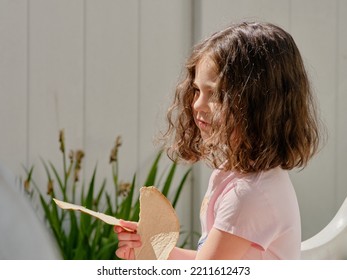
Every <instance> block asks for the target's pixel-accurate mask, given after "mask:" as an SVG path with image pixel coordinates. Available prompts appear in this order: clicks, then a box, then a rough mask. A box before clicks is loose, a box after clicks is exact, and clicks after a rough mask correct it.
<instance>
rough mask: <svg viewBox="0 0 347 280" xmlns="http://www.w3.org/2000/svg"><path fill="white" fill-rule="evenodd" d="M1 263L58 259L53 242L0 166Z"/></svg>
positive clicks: (13, 178)
mask: <svg viewBox="0 0 347 280" xmlns="http://www.w3.org/2000/svg"><path fill="white" fill-rule="evenodd" d="M0 259H8V260H27V259H36V260H43V259H61V255H60V254H59V252H58V249H57V247H56V243H55V241H54V240H53V239H52V238H51V236H50V234H49V232H48V230H47V228H45V226H44V225H43V223H42V222H41V221H39V219H38V217H37V215H36V214H35V211H34V210H33V208H32V206H31V204H30V202H29V201H28V200H27V198H26V197H25V196H24V195H23V193H22V192H20V187H19V183H16V179H15V177H14V175H13V174H12V173H11V172H10V171H9V170H7V169H6V168H5V167H4V166H3V165H2V164H1V163H0Z"/></svg>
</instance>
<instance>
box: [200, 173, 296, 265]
mask: <svg viewBox="0 0 347 280" xmlns="http://www.w3.org/2000/svg"><path fill="white" fill-rule="evenodd" d="M200 219H201V226H202V236H201V238H200V240H199V245H198V250H199V249H200V248H201V246H203V244H204V241H205V240H206V238H207V236H208V233H209V232H210V230H211V229H212V227H214V228H216V229H219V230H222V231H224V232H228V233H231V234H234V235H237V236H240V237H242V238H245V239H247V240H249V241H251V242H252V243H253V245H252V246H251V248H250V249H249V250H248V251H247V253H246V254H245V256H244V259H253V260H254V259H299V258H300V245H301V223H300V213H299V206H298V202H297V198H296V194H295V191H294V188H293V185H292V183H291V180H290V178H289V175H288V172H287V171H285V170H283V169H281V168H279V167H277V168H274V169H271V170H269V171H265V172H259V173H251V174H240V173H237V172H233V171H228V172H224V171H221V170H214V171H213V172H212V174H211V177H210V182H209V186H208V189H207V192H206V195H205V197H204V200H203V202H202V205H201V210H200Z"/></svg>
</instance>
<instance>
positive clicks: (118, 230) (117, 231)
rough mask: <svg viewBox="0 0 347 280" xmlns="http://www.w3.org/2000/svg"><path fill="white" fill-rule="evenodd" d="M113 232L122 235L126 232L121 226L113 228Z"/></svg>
mask: <svg viewBox="0 0 347 280" xmlns="http://www.w3.org/2000/svg"><path fill="white" fill-rule="evenodd" d="M113 231H114V232H115V233H121V232H122V231H125V230H124V228H122V227H121V226H118V225H116V226H114V227H113Z"/></svg>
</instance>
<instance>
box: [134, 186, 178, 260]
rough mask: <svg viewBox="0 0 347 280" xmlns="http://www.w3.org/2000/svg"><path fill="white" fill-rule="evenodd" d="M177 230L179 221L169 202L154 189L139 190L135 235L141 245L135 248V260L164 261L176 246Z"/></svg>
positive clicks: (144, 188)
mask: <svg viewBox="0 0 347 280" xmlns="http://www.w3.org/2000/svg"><path fill="white" fill-rule="evenodd" d="M179 230H180V225H179V221H178V218H177V215H176V212H175V209H174V208H173V207H172V205H171V203H170V202H169V200H168V199H167V198H166V197H165V196H164V195H163V194H162V193H161V192H160V191H159V190H158V189H157V188H155V187H143V188H141V189H140V220H139V224H138V228H137V233H138V234H140V236H141V242H142V244H143V245H142V246H141V247H140V248H135V258H136V259H137V260H166V259H167V258H168V257H169V254H170V252H171V250H172V249H173V248H174V247H175V246H176V244H177V240H178V237H179Z"/></svg>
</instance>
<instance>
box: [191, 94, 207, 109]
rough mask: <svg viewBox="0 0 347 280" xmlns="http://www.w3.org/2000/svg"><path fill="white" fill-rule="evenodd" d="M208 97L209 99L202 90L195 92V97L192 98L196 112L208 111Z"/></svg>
mask: <svg viewBox="0 0 347 280" xmlns="http://www.w3.org/2000/svg"><path fill="white" fill-rule="evenodd" d="M208 99H209V96H207V95H206V94H204V93H203V92H200V93H197V94H195V97H194V100H193V109H194V110H195V111H197V112H208V111H209V106H208Z"/></svg>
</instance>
